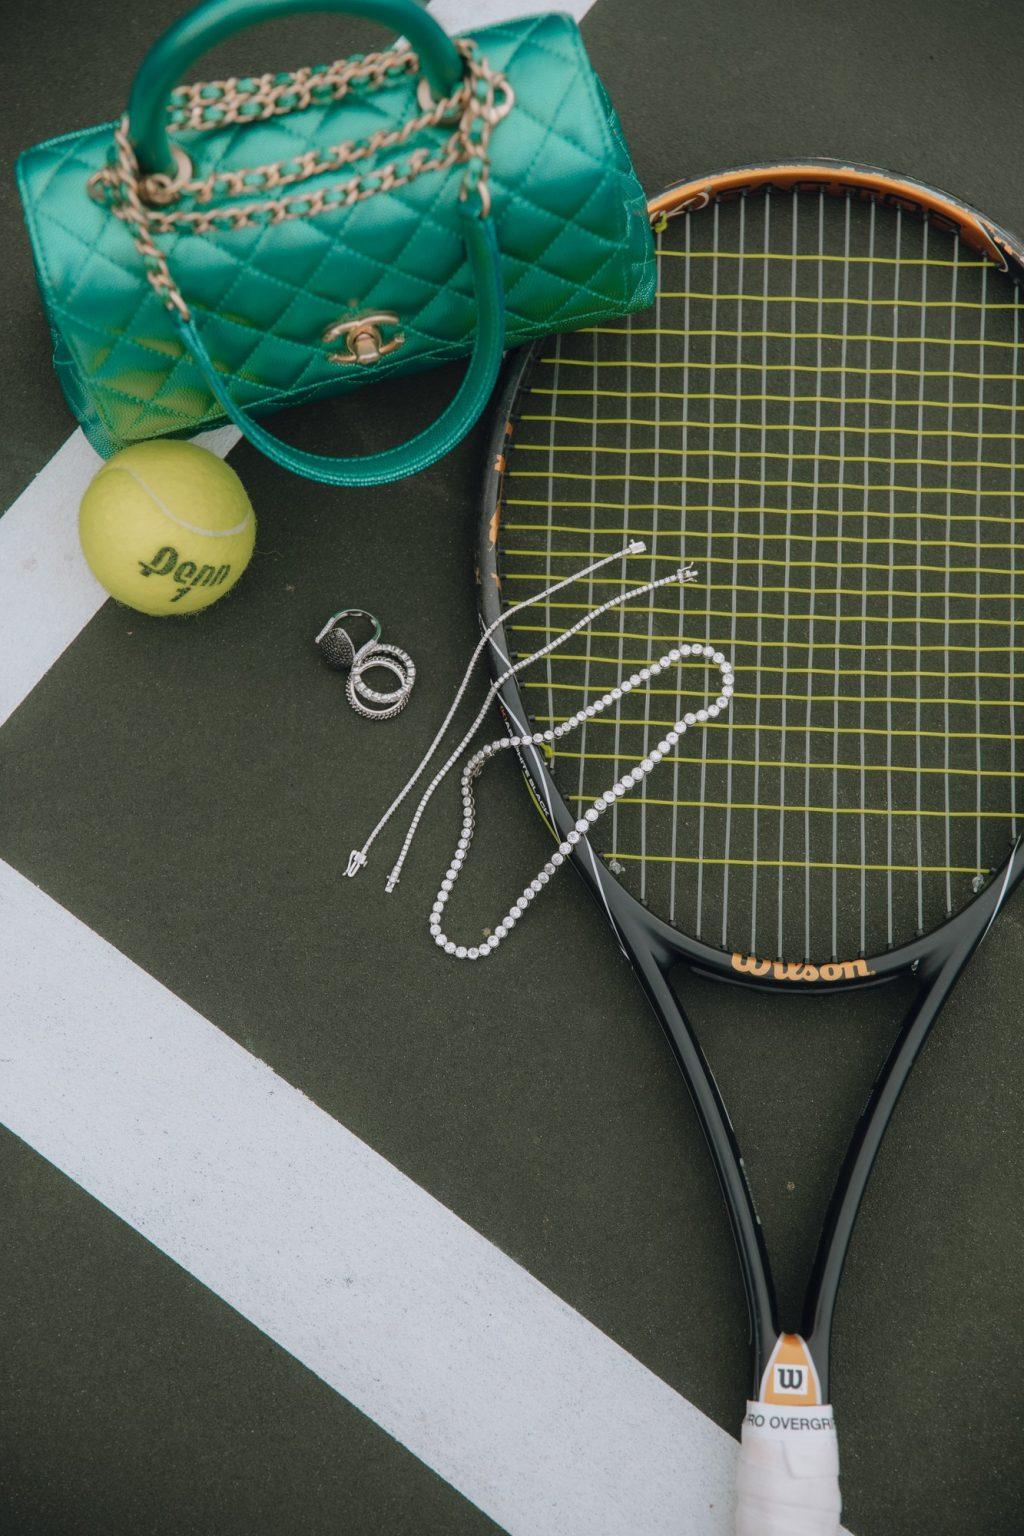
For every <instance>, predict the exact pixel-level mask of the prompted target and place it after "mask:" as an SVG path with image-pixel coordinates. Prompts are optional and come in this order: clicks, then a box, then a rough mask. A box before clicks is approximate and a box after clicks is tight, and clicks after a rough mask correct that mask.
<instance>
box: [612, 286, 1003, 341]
mask: <svg viewBox="0 0 1024 1536" xmlns="http://www.w3.org/2000/svg"><path fill="white" fill-rule="evenodd" d="M659 297H660V298H662V299H713V300H716V301H717V302H718V303H719V304H728V303H733V304H746V303H751V304H759V305H760V304H792V303H793V301H794V300H795V301H796V303H797V304H813V305H815V307H817V306H818V305H819V304H841V305H842V306H843V308H844V309H845V308H846V307H847V306H848V305H857V306H859V307H861V308H865V309H875V310H878V309H943V310H949V309H983V310H985V311H986V313H989V312H991V311H993V310H997V309H1010V310H1015V309H1017V308H1018V305H1017V304H1016V302H1011V303H1008V304H995V303H988V302H987V301H986V302H984V303H982V301H981V300H979V299H858V298H853V297H848V298H844V297H842V296H839V297H834V298H833V297H829V295H827V294H821V295H819V294H817V293H792V294H790V293H713V292H707V293H705V292H702V291H699V290H697V289H686V288H679V289H671V288H662V289H660V290H659ZM593 329H595V330H596V329H597V327H596V326H595V327H593ZM607 329H609V330H611V328H610V327H608V328H607ZM636 329H637V328H636V327H634V326H631V327H630V330H632V331H634V333H635V331H636ZM850 339H851V340H856V337H851V338H850ZM879 339H881V338H879ZM888 339H889V340H890V341H892V340H893V338H892V337H891V336H890V337H889V338H888ZM895 339H896V340H897V341H904V340H905V341H918V340H920V338H919V337H917V336H907V337H902V336H899V337H896V338H895ZM964 339H965V342H968V343H969V342H970V338H969V337H965V338H964Z"/></svg>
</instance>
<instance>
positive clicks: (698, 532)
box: [502, 465, 1024, 576]
mask: <svg viewBox="0 0 1024 1536" xmlns="http://www.w3.org/2000/svg"><path fill="white" fill-rule="evenodd" d="M1022 468H1024V465H1022ZM687 510H688V511H693V510H694V508H692V507H691V508H688V509H687ZM721 510H723V511H726V510H728V511H731V512H732V514H733V515H734V516H735V514H736V513H737V512H743V513H750V515H751V516H752V517H757V516H759V515H760V513H761V511H762V510H763V509H762V508H760V507H731V508H722V509H721ZM796 510H797V509H796V508H794V515H795V513H796ZM772 515H773V516H778V517H785V516H786V512H785V511H784V510H783V509H782V508H778V509H773V510H772ZM819 515H820V509H819ZM837 515H839V516H849V517H854V518H859V517H860V513H859V512H852V513H851V512H846V513H839V514H836V513H832V516H837ZM879 515H881V514H879ZM939 516H940V517H941V514H939ZM908 517H909V514H908ZM941 520H942V521H943V522H945V518H941ZM963 521H964V522H970V523H973V522H974V518H973V517H966V518H964V519H963ZM992 521H994V522H1002V521H1003V519H1002V518H994V519H992ZM502 528H503V529H504V530H505V531H506V532H508V533H544V534H547V533H575V534H578V533H580V532H581V529H580V527H579V525H578V524H575V523H517V522H513V521H512V520H511V518H509V519H506V520H505V521H504V522H503V523H502ZM586 533H587V537H588V538H590V539H596V538H604V537H605V535H607V536H608V537H609V538H620V539H625V538H640V539H643V538H649V539H654V538H658V539H663V540H664V539H679V540H680V541H682V540H684V539H723V540H726V541H728V542H729V543H734V542H735V541H736V540H737V539H750V540H751V541H752V542H754V543H757V544H760V543H761V542H762V541H763V540H765V539H777V538H779V537H780V536H781V535H779V534H775V533H771V532H768V531H765V532H764V533H762V532H760V531H758V532H757V533H746V532H744V531H743V529H732V530H731V531H730V530H729V529H723V530H722V531H721V532H716V531H714V530H712V529H709V528H690V529H683V528H655V527H653V526H651V527H650V528H637V527H630V528H626V527H622V528H604V527H601V528H588V529H586ZM786 538H787V539H788V540H790V541H792V540H794V539H802V540H803V541H804V542H805V543H810V544H813V543H819V544H830V543H831V544H836V543H840V542H842V541H844V540H846V539H851V540H854V541H856V543H858V544H883V545H885V547H886V548H887V549H890V548H893V547H896V546H902V545H906V546H907V547H908V548H911V549H978V548H981V549H983V550H985V551H986V552H987V551H988V550H990V549H1017V547H1018V546H1017V545H1016V544H1015V543H1014V542H1013V540H1012V539H1007V540H1005V541H1003V542H997V541H996V540H994V539H993V540H989V539H986V540H985V541H984V543H983V544H981V545H979V543H978V541H977V539H897V538H883V537H875V536H874V535H872V537H870V538H864V537H862V535H861V534H859V533H850V534H837V533H834V534H831V535H829V534H823V533H794V532H792V530H790V531H789V532H788V533H787V534H786ZM517 553H518V551H517ZM523 553H524V554H526V553H530V551H526V550H524V551H523ZM577 558H578V557H577ZM659 558H660V557H659ZM706 558H707V559H714V558H716V557H715V556H712V555H709V556H707V557H706ZM737 562H738V563H739V564H741V565H747V564H751V563H753V564H755V565H759V564H761V563H762V562H761V561H760V560H755V561H753V562H751V561H748V560H745V559H744V558H742V557H737ZM783 563H785V562H783ZM812 563H813V562H811V561H809V560H800V559H798V558H796V557H793V558H791V560H790V564H791V565H793V564H795V565H810V564H812ZM851 563H853V562H850V561H847V560H844V561H843V562H842V567H843V569H844V570H849V569H850V566H851ZM885 569H887V570H888V569H889V566H886V567H885ZM917 569H919V567H917V566H912V565H905V566H900V570H906V571H912V570H917ZM932 569H933V567H932ZM941 569H942V570H947V569H952V570H957V571H959V570H963V571H966V572H967V573H968V574H969V575H971V576H974V575H980V574H983V571H982V570H979V568H978V567H976V566H959V565H958V566H953V567H947V566H945V565H944V566H942V567H941ZM998 574H1000V575H1004V574H1005V572H1004V571H1000V572H999V573H998Z"/></svg>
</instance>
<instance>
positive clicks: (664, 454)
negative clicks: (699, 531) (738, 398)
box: [516, 422, 1015, 496]
mask: <svg viewBox="0 0 1024 1536" xmlns="http://www.w3.org/2000/svg"><path fill="white" fill-rule="evenodd" d="M667 425H668V426H671V425H672V423H671V422H669V423H667ZM705 425H706V423H705ZM811 430H813V429H811ZM847 431H848V433H851V434H853V435H855V436H859V435H860V434H859V433H858V432H857V430H856V428H848V429H847ZM516 447H517V448H518V450H519V452H520V453H544V454H548V455H550V454H552V453H575V454H590V453H616V454H618V455H619V456H620V457H622V458H627V459H628V458H632V457H634V456H636V457H639V456H640V455H641V454H646V455H647V456H648V457H650V456H651V455H652V454H656V455H657V457H658V458H660V459H668V458H671V459H708V458H714V459H721V458H729V459H736V460H739V459H757V460H758V461H759V462H767V460H769V459H781V460H782V461H783V462H784V463H787V464H797V463H801V462H804V461H806V462H807V463H809V464H884V465H886V466H887V468H889V469H902V468H903V466H904V465H907V466H909V467H911V468H916V467H918V466H921V467H926V466H927V467H930V468H932V469H999V470H1003V471H1004V472H1006V471H1008V470H1009V469H1010V468H1011V465H1010V464H1008V463H1006V462H1005V461H1004V460H1002V459H925V458H915V457H910V456H909V455H908V456H907V457H904V458H898V459H894V458H891V457H890V456H889V455H888V454H883V453H777V452H776V451H775V450H774V449H768V448H765V449H760V448H740V449H736V448H733V447H728V448H712V447H710V446H709V447H707V448H668V447H661V448H656V449H655V448H634V447H629V448H624V447H622V445H621V444H619V443H523V442H517V443H516ZM1013 467H1015V466H1013ZM526 473H527V474H539V473H542V471H539V470H527V471H526ZM554 473H555V475H557V474H558V471H555V472H554ZM597 473H598V476H600V475H601V474H602V473H603V472H602V471H601V470H598V471H597ZM586 478H587V479H593V475H588V476H587V477H586ZM629 478H630V479H631V480H632V479H640V478H642V477H641V476H634V474H633V471H632V470H630V471H629ZM646 478H647V479H652V480H672V481H674V480H675V479H676V478H677V477H676V476H675V475H649V476H647V477H646ZM717 478H719V479H727V480H731V476H718V477H717ZM738 483H739V484H740V485H742V484H743V483H744V482H743V481H742V480H740V481H739V482H738ZM758 483H759V482H758ZM772 483H773V482H772V481H767V482H766V484H769V485H770V484H772ZM782 483H783V484H785V483H786V482H785V481H783V482H782ZM796 483H798V482H794V484H796ZM860 489H861V490H863V486H861V487H860ZM873 489H875V490H878V489H879V487H878V486H875V487H873ZM905 489H906V490H911V489H913V490H914V491H916V490H917V489H918V487H917V486H913V487H911V486H906V487H905ZM941 489H942V490H943V491H945V492H946V493H947V494H948V493H949V490H950V487H949V486H946V485H944V486H942V487H941ZM962 494H963V495H965V496H967V495H975V494H976V492H975V491H974V490H973V489H972V490H969V491H964V492H963V493H962ZM988 494H989V495H998V496H1006V495H1012V494H1014V493H1013V492H1012V491H1007V490H999V491H994V492H989V493H988Z"/></svg>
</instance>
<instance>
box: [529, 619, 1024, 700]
mask: <svg viewBox="0 0 1024 1536" xmlns="http://www.w3.org/2000/svg"><path fill="white" fill-rule="evenodd" d="M515 628H516V630H517V631H519V630H525V631H527V632H529V633H535V634H542V635H558V634H561V633H562V630H561V628H560V627H558V626H557V625H548V624H520V623H518V622H517V623H516V626H515ZM589 633H590V634H592V635H594V636H599V637H600V638H602V639H605V640H639V639H640V636H639V635H634V634H628V633H626V632H625V631H623V630H618V629H591V630H590V631H589ZM712 643H713V644H722V645H724V646H726V647H736V646H740V645H745V646H751V647H753V646H757V645H761V646H762V648H763V649H766V650H771V649H775V650H781V649H782V648H785V649H787V650H801V651H806V650H807V649H808V646H807V644H806V642H805V641H803V640H771V641H768V640H762V641H758V640H741V639H731V638H730V639H729V640H728V641H725V640H723V641H721V642H717V641H713V642H712ZM815 649H818V647H817V646H815ZM826 649H828V650H830V651H832V650H837V651H863V649H864V648H863V646H860V645H856V644H854V643H853V642H852V641H849V642H847V641H840V642H839V643H838V644H836V643H835V642H832V643H830V644H829V645H828V646H827V647H826ZM896 649H897V650H918V649H920V650H922V651H947V650H949V651H965V652H967V654H968V655H971V656H973V655H974V654H975V653H976V651H978V650H979V649H980V650H988V651H1003V650H1004V649H1005V648H1004V647H1003V646H1000V645H989V646H980V647H979V646H974V645H951V646H945V645H922V646H920V647H918V646H897V647H896ZM559 654H560V657H561V659H562V660H564V661H584V662H585V661H587V660H588V659H589V660H590V661H591V662H593V663H594V664H595V665H597V664H600V665H602V666H607V667H617V666H620V665H621V666H624V667H644V666H646V665H647V663H648V661H649V659H650V658H649V657H648V656H634V657H628V656H623V658H622V660H621V662H620V661H619V658H618V657H616V656H596V655H595V656H590V657H589V658H588V657H586V656H578V655H576V654H575V653H574V652H569V651H562V652H560V653H559ZM680 665H682V666H687V665H689V666H703V665H704V663H703V662H702V661H700V660H695V661H692V662H689V663H687V662H685V661H684V662H682V663H680ZM761 670H762V671H763V672H776V671H779V670H781V669H780V668H778V667H771V666H762V668H761ZM786 671H787V672H790V673H792V674H794V675H799V676H801V677H817V676H821V677H835V676H837V675H838V676H839V677H858V678H861V677H944V678H947V679H948V680H949V681H950V682H952V681H953V680H954V679H956V678H966V679H967V680H969V681H970V682H978V681H980V680H981V679H982V678H986V677H995V678H1001V679H1003V680H1004V681H1006V682H1016V681H1020V680H1022V679H1024V672H948V671H945V670H941V669H939V670H931V671H929V670H922V669H920V668H899V667H895V668H893V667H875V668H871V667H868V668H864V669H857V670H854V671H851V670H850V669H849V668H843V669H842V670H841V671H840V672H839V673H838V674H837V673H836V669H835V667H794V666H793V665H792V664H791V663H787V666H786ZM949 702H950V703H951V704H952V703H954V702H959V701H954V700H953V699H950V701H949ZM971 702H972V704H973V702H974V701H973V700H972V701H971ZM992 702H993V703H994V702H996V701H995V700H993V701H992Z"/></svg>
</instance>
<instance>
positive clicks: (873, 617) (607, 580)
mask: <svg viewBox="0 0 1024 1536" xmlns="http://www.w3.org/2000/svg"><path fill="white" fill-rule="evenodd" d="M503 579H504V580H505V581H532V582H536V580H537V575H536V572H534V571H505V572H504V573H503ZM589 585H590V586H594V587H623V586H626V587H637V586H642V585H643V583H642V582H635V581H633V582H630V581H627V582H622V581H616V580H615V579H614V578H613V577H603V576H593V577H591V578H590V582H589ZM701 590H704V591H707V592H775V593H783V594H785V593H794V592H795V593H801V594H810V593H812V592H813V593H814V594H815V595H816V596H818V597H835V596H837V595H838V596H840V597H853V596H857V597H887V596H892V597H913V598H916V597H917V596H918V593H916V592H893V593H886V592H883V591H881V590H879V591H878V592H862V591H860V590H858V591H857V592H856V593H852V592H848V591H844V590H843V589H842V588H841V587H840V588H838V589H832V590H830V591H823V590H822V588H821V587H818V588H812V587H767V586H764V585H754V586H742V585H740V584H739V583H735V584H730V583H727V582H713V581H712V582H700V583H699V584H698V585H695V586H693V587H692V588H691V591H693V592H697V591H701ZM947 595H948V596H950V597H954V596H957V595H958V594H956V593H952V592H950V593H948V594H946V593H944V592H922V593H921V594H920V596H921V597H936V598H944V597H946V596H947ZM959 595H960V596H963V595H964V594H963V593H960V594H959ZM981 595H982V597H987V596H988V595H989V594H988V593H984V592H983V593H982V594H981ZM996 595H997V596H998V597H999V598H1000V599H1001V600H1002V601H1006V600H1007V598H1009V597H1010V596H1012V595H1014V594H1011V593H999V594H996ZM970 596H971V601H972V602H973V601H974V600H975V599H974V596H973V594H971V595H970ZM545 607H550V608H571V609H577V610H578V609H580V608H585V607H586V602H585V601H584V600H582V599H581V600H580V601H579V602H577V603H572V602H569V603H563V602H551V603H546V604H545ZM699 611H700V612H702V613H707V614H708V615H710V616H711V617H713V618H731V617H732V615H731V614H730V613H722V612H721V610H717V609H714V608H707V609H703V608H702V609H700V610H699ZM643 612H644V613H674V614H676V615H678V612H679V610H678V609H677V608H661V607H657V606H656V605H654V604H651V605H648V604H645V605H644V609H643ZM736 617H737V618H738V619H762V620H768V619H775V620H777V621H781V622H784V623H789V624H832V625H835V624H971V625H974V624H986V625H991V624H999V625H1003V626H1005V625H1006V624H1007V622H1008V621H1007V618H1006V616H1005V614H1004V615H1001V616H997V617H996V618H994V619H986V618H981V617H976V618H971V619H953V618H949V619H947V618H945V617H943V618H941V619H939V618H930V617H928V616H926V615H925V614H920V615H918V614H913V613H911V614H906V615H904V616H902V617H901V616H900V615H899V614H893V615H892V616H891V617H890V615H889V614H885V613H880V614H874V613H864V612H863V611H861V612H858V613H788V614H785V613H769V612H767V611H761V612H757V613H744V612H741V611H740V610H737V612H736ZM730 643H731V642H730ZM813 643H814V645H815V646H816V647H817V648H818V649H821V648H822V647H823V646H824V645H825V641H814V642H813ZM892 644H893V645H894V647H895V646H896V644H897V643H896V642H895V641H893V642H892ZM1010 648H1011V647H1010V646H1009V645H1006V646H994V647H990V649H994V650H1009V649H1010ZM1012 648H1013V649H1014V650H1024V641H1022V643H1021V644H1020V645H1015V646H1013V647H1012ZM904 649H910V647H904ZM914 649H917V647H914ZM976 649H977V647H976Z"/></svg>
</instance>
